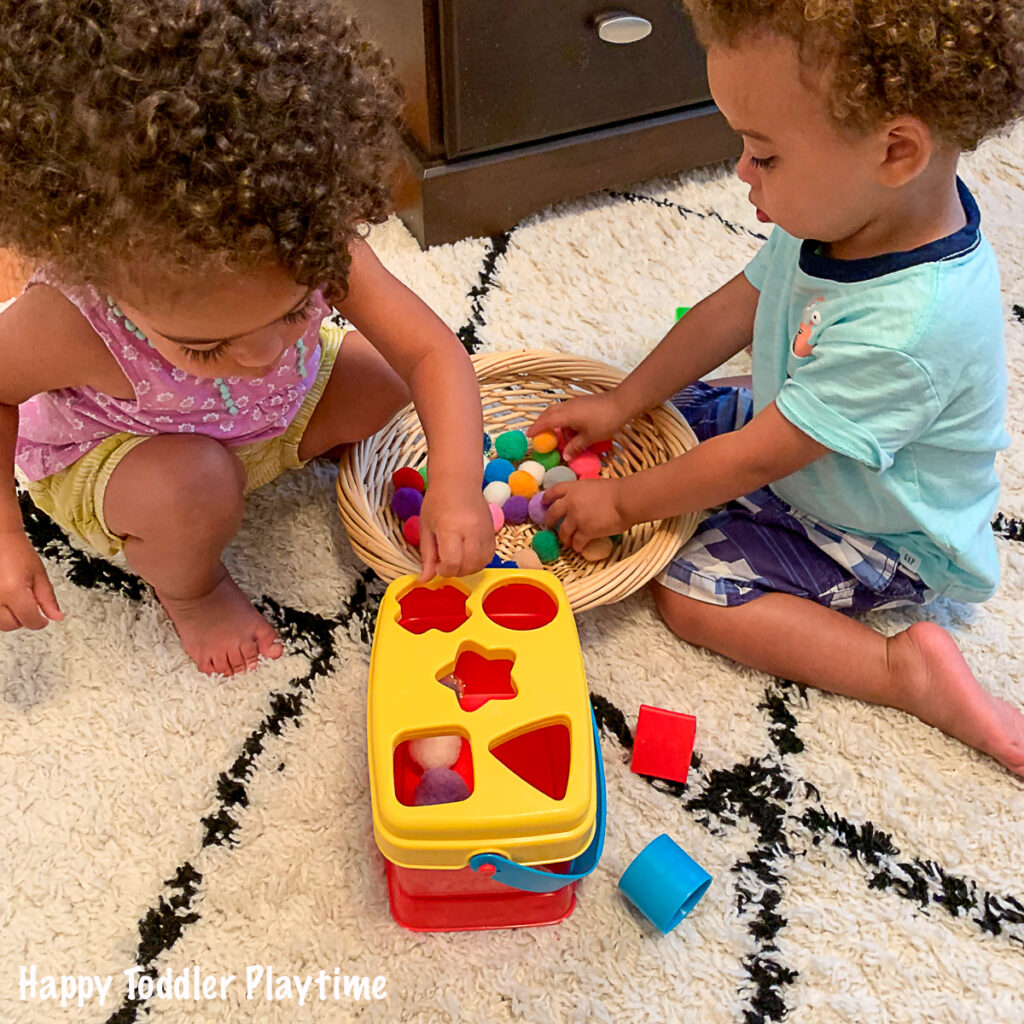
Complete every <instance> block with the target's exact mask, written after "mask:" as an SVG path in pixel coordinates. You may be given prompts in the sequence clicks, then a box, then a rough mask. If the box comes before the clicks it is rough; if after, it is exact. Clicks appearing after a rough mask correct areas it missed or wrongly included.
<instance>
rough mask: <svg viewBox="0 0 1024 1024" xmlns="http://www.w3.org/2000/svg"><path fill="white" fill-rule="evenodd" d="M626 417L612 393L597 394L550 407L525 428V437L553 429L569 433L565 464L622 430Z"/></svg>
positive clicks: (564, 451)
mask: <svg viewBox="0 0 1024 1024" xmlns="http://www.w3.org/2000/svg"><path fill="white" fill-rule="evenodd" d="M627 418H628V417H626V416H624V415H623V413H622V410H621V409H620V407H619V401H618V397H617V394H616V392H615V391H614V390H612V391H605V392H603V393H601V394H599V395H581V396H580V397H579V398H570V399H569V400H568V401H567V402H560V403H559V404H558V405H549V406H548V407H547V408H546V409H545V410H544V411H543V412H542V413H541V414H540V415H539V416H538V417H537V419H536V420H534V421H533V424H532V425H531V426H530V427H528V428H527V430H526V434H527V436H528V437H534V436H535V435H536V434H539V433H540V432H541V431H544V430H554V429H555V428H556V427H559V428H561V429H562V430H564V431H567V432H571V433H572V437H571V438H570V440H569V441H568V442H566V445H565V449H564V450H563V452H562V458H563V459H565V461H566V462H568V461H569V460H570V459H571V458H573V457H575V456H576V455H579V453H580V452H581V451H583V450H584V449H585V448H588V447H589V446H590V445H592V444H593V443H594V442H595V441H603V440H604V439H605V438H609V437H611V436H612V435H613V434H615V433H616V432H618V431H619V430H620V429H621V428H622V424H623V423H625V421H626V419H627Z"/></svg>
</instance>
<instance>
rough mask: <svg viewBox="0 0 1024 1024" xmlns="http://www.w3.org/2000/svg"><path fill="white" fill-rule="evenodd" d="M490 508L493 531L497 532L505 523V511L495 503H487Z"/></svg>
mask: <svg viewBox="0 0 1024 1024" xmlns="http://www.w3.org/2000/svg"><path fill="white" fill-rule="evenodd" d="M487 507H488V508H489V509H490V510H491V522H493V523H494V532H495V533H497V532H498V531H499V530H500V529H501V528H502V527H503V526H504V525H505V513H504V512H502V511H501V509H500V508H498V506H497V505H488V506H487Z"/></svg>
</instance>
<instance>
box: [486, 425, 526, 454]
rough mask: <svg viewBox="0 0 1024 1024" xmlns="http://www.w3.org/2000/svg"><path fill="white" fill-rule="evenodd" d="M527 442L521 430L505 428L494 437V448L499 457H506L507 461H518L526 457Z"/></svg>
mask: <svg viewBox="0 0 1024 1024" xmlns="http://www.w3.org/2000/svg"><path fill="white" fill-rule="evenodd" d="M528 447H529V442H528V441H527V440H526V435H525V434H524V433H523V432H522V431H521V430H506V431H505V433H504V434H499V435H498V436H497V437H496V438H495V439H494V450H495V452H497V454H498V458H499V459H508V460H509V462H518V461H519V460H520V459H524V458H526V449H527V448H528Z"/></svg>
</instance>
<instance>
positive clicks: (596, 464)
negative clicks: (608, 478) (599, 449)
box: [569, 451, 601, 480]
mask: <svg viewBox="0 0 1024 1024" xmlns="http://www.w3.org/2000/svg"><path fill="white" fill-rule="evenodd" d="M569 468H570V469H571V470H572V471H573V472H574V473H575V474H576V476H577V477H579V478H580V479H581V480H593V479H595V478H596V477H599V476H600V475H601V457H600V456H599V455H597V453H596V452H592V451H583V452H580V453H579V455H577V456H576V457H575V458H574V459H570V460H569Z"/></svg>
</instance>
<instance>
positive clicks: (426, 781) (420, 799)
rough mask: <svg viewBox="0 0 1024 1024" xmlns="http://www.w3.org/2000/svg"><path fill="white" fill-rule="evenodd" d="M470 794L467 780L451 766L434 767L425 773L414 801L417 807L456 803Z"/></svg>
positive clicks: (417, 788) (414, 795)
mask: <svg viewBox="0 0 1024 1024" xmlns="http://www.w3.org/2000/svg"><path fill="white" fill-rule="evenodd" d="M467 796H469V786H467V785H466V780H465V779H464V778H463V777H462V776H461V775H460V774H459V773H458V772H455V771H452V769H451V768H432V769H431V770H430V771H428V772H424V773H423V778H422V779H420V781H419V785H418V786H417V787H416V792H415V793H414V794H413V798H412V802H413V803H414V804H415V805H416V806H417V807H424V806H426V805H429V804H454V803H458V802H459V801H460V800H465V799H466V797H467Z"/></svg>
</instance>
